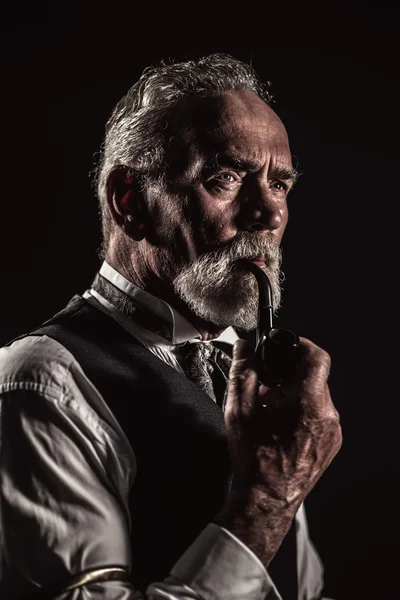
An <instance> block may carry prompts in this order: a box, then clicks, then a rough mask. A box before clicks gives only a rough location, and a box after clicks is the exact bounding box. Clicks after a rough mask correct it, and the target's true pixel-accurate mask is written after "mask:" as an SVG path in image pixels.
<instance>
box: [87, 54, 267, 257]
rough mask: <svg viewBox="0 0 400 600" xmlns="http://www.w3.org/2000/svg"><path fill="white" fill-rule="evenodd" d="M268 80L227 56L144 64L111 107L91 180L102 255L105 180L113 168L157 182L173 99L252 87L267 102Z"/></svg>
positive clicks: (107, 220) (108, 224) (106, 228)
mask: <svg viewBox="0 0 400 600" xmlns="http://www.w3.org/2000/svg"><path fill="white" fill-rule="evenodd" d="M268 86H269V83H268V82H267V83H261V82H260V80H259V78H258V76H257V74H256V72H255V71H254V70H253V68H252V67H251V66H250V65H248V64H246V63H244V62H242V61H240V60H238V59H235V58H232V57H231V56H229V55H226V54H211V55H210V56H206V57H204V58H200V59H199V60H189V61H186V62H180V63H171V64H165V63H161V65H160V66H156V67H148V68H147V69H145V70H144V71H143V73H142V75H141V77H140V79H139V80H138V81H137V82H136V83H135V84H134V85H133V86H132V87H131V88H130V89H129V90H128V92H127V93H126V94H125V96H124V97H123V98H121V100H120V101H119V102H118V104H117V105H116V106H115V108H114V110H113V112H112V114H111V116H110V118H109V120H108V122H107V124H106V132H105V139H104V142H103V144H102V147H101V149H100V158H99V161H98V164H97V167H96V168H95V170H94V174H95V177H94V184H95V186H97V195H98V198H99V204H100V214H101V221H102V230H103V242H102V246H101V249H100V252H99V254H100V257H101V258H105V255H106V253H107V249H108V244H109V239H110V234H111V228H112V219H111V215H110V211H109V208H108V204H107V181H108V178H109V176H110V173H111V172H112V171H113V170H114V169H116V168H121V167H123V168H126V169H128V171H130V172H131V173H135V174H136V176H139V177H140V179H141V183H142V186H143V188H144V189H145V188H146V186H147V185H148V184H149V183H152V182H155V181H158V182H160V183H161V182H162V181H163V179H164V176H165V170H166V161H165V157H166V146H167V140H166V139H165V138H166V135H167V134H166V131H165V124H166V122H167V120H168V115H169V114H170V113H171V111H172V109H173V108H174V107H175V106H176V104H177V102H178V101H179V100H181V99H182V98H184V97H189V96H201V97H206V96H215V95H218V94H221V93H224V92H229V91H234V90H251V91H252V92H254V93H255V94H257V95H258V96H259V97H260V98H262V99H263V100H264V101H265V102H266V103H269V102H270V101H271V99H272V97H271V96H270V94H269V92H268Z"/></svg>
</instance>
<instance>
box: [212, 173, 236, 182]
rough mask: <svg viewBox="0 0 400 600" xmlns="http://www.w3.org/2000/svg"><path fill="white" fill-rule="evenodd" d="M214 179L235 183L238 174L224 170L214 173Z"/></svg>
mask: <svg viewBox="0 0 400 600" xmlns="http://www.w3.org/2000/svg"><path fill="white" fill-rule="evenodd" d="M214 179H215V180H216V181H222V182H223V183H234V182H235V181H237V176H236V177H235V176H234V175H233V173H228V172H224V173H218V174H217V175H214Z"/></svg>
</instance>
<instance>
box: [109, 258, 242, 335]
mask: <svg viewBox="0 0 400 600" xmlns="http://www.w3.org/2000/svg"><path fill="white" fill-rule="evenodd" d="M99 273H100V275H102V276H103V277H104V278H105V279H108V281H110V282H111V283H112V284H114V285H115V286H116V287H117V288H118V289H120V290H121V291H122V292H124V293H125V294H127V296H130V297H131V298H132V299H133V300H135V301H136V302H137V303H138V304H140V305H142V306H143V307H146V309H147V310H149V311H151V312H152V313H153V314H154V315H155V316H156V317H158V318H159V319H161V320H163V321H167V322H168V323H169V324H170V325H171V328H172V344H182V343H183V342H187V341H192V340H193V341H194V340H198V341H200V340H201V334H200V332H199V331H198V330H197V329H196V328H195V327H193V325H192V324H191V323H189V321H188V320H187V319H185V317H183V316H182V315H181V314H180V313H179V312H178V311H177V310H175V308H173V307H172V306H171V305H170V304H168V302H165V300H162V299H161V298H157V296H153V294H150V293H149V292H146V291H145V290H143V289H142V288H140V287H138V286H137V285H135V284H134V283H132V282H131V281H129V280H128V279H126V277H124V276H123V275H121V273H119V272H118V271H116V269H114V267H112V266H111V265H110V264H108V263H107V262H106V261H104V262H103V264H102V265H101V267H100V270H99ZM216 339H217V340H219V341H225V342H228V343H231V344H234V343H235V341H236V340H238V339H239V336H238V335H237V333H236V331H235V330H234V329H233V327H228V328H227V329H225V331H223V332H222V334H221V335H220V336H218V338H216Z"/></svg>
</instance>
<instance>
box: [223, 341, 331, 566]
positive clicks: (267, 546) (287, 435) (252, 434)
mask: <svg viewBox="0 0 400 600" xmlns="http://www.w3.org/2000/svg"><path fill="white" fill-rule="evenodd" d="M298 352H299V366H298V370H297V374H296V378H295V380H294V382H293V383H291V384H287V385H283V386H282V387H280V388H267V387H265V386H264V385H260V386H259V383H258V375H257V371H256V368H255V367H256V361H255V354H254V352H253V351H252V349H251V348H250V346H249V344H248V343H247V342H245V341H244V340H239V341H238V342H236V344H235V347H234V355H233V362H232V367H231V371H230V378H229V389H228V399H227V404H226V409H225V423H226V428H227V433H228V444H229V450H230V454H231V458H232V463H233V471H234V480H233V485H232V491H231V494H230V497H229V498H228V501H227V504H226V506H225V507H224V509H223V510H222V511H221V513H220V514H219V515H218V516H217V519H216V522H217V523H219V524H221V525H224V526H227V527H230V528H231V529H235V531H236V534H237V535H239V537H241V539H242V540H243V541H244V542H245V543H247V544H248V545H249V547H250V548H252V550H253V551H254V552H255V553H256V554H257V555H258V556H259V557H260V559H261V560H262V562H263V563H264V564H265V565H266V566H267V565H268V564H269V562H270V560H271V559H272V558H273V556H274V554H275V552H276V550H277V549H278V548H279V546H280V544H281V542H282V540H283V537H284V536H285V534H286V533H287V531H288V529H289V527H290V523H291V521H292V519H293V517H294V516H295V514H296V512H297V510H298V508H299V506H300V504H301V502H302V501H303V500H304V499H305V497H306V496H307V494H308V493H309V492H310V490H311V489H312V488H313V487H314V485H315V484H316V482H317V481H318V479H319V478H320V477H321V475H322V474H323V472H324V471H325V469H326V468H327V467H328V465H329V464H330V462H331V461H332V459H333V458H334V456H335V455H336V453H337V452H338V451H339V449H340V446H341V443H342V434H341V428H340V424H339V415H338V412H337V410H336V408H335V407H334V405H333V403H332V400H331V396H330V393H329V388H328V384H327V379H328V375H329V368H330V357H329V355H328V354H327V353H326V352H325V351H324V350H322V349H321V348H319V347H318V346H316V345H315V344H313V343H312V342H311V341H309V340H307V339H305V338H300V344H299V348H298ZM239 515H240V516H239Z"/></svg>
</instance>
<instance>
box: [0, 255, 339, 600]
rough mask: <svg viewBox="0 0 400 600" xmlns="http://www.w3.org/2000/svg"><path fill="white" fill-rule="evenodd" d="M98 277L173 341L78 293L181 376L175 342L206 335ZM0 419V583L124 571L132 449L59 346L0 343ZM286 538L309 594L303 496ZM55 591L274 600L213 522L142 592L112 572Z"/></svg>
mask: <svg viewBox="0 0 400 600" xmlns="http://www.w3.org/2000/svg"><path fill="white" fill-rule="evenodd" d="M100 274H101V275H102V276H103V277H105V278H106V279H108V280H109V281H111V282H112V283H113V284H114V285H115V286H117V287H118V288H119V289H121V290H122V291H123V292H125V293H126V294H128V295H129V296H131V297H133V298H134V299H135V300H136V301H137V302H138V303H139V304H142V305H145V306H146V307H147V309H148V310H151V311H152V312H153V313H154V314H155V315H158V316H159V317H161V318H163V319H164V320H165V319H168V320H169V321H170V322H171V324H172V331H173V339H172V342H169V341H167V340H165V339H163V338H161V337H160V336H159V335H157V334H155V333H153V332H150V331H148V330H146V329H144V328H143V327H141V326H140V325H138V324H137V323H135V322H134V321H133V320H132V319H130V318H129V317H128V316H126V315H125V314H124V313H121V312H119V311H118V310H117V309H115V308H114V307H113V306H111V305H110V304H109V303H108V302H107V301H106V300H105V299H104V298H103V297H102V296H100V295H99V294H98V293H97V292H96V291H94V290H87V291H86V292H85V294H84V297H85V298H86V299H87V301H88V302H90V303H91V304H93V305H94V306H96V307H97V308H98V309H99V310H102V311H104V312H105V313H107V314H108V315H110V316H111V317H113V318H114V319H115V320H116V321H118V322H119V323H120V324H121V326H123V327H124V328H125V329H126V330H128V331H129V332H130V333H131V334H132V335H133V336H134V337H135V338H136V339H137V340H138V341H139V342H140V343H141V344H143V345H144V346H145V347H146V348H148V349H149V350H150V351H151V352H153V353H154V354H155V355H156V356H158V357H159V358H160V359H161V360H163V361H165V362H166V363H167V364H168V365H169V366H170V367H172V368H174V369H176V370H178V371H180V372H181V373H183V374H184V371H183V370H182V367H181V365H180V362H179V355H178V353H177V352H176V344H180V343H182V342H184V341H187V340H191V341H199V343H207V342H200V339H201V336H200V334H199V332H198V331H197V330H196V329H195V328H194V327H193V326H192V325H191V324H190V323H189V322H188V321H187V320H186V319H185V318H184V317H183V316H182V315H180V314H179V313H178V312H177V311H176V310H175V309H174V308H172V307H171V306H170V305H169V304H167V303H166V302H164V301H163V300H160V299H159V298H156V297H155V296H152V295H151V294H149V293H147V292H145V291H144V290H142V289H140V288H138V287H136V286H135V285H133V284H132V283H130V282H129V281H128V280H127V279H125V278H124V277H123V276H122V275H121V274H119V273H118V272H117V271H115V269H113V268H112V267H111V266H110V265H108V264H107V263H105V262H104V263H103V265H102V267H101V269H100ZM218 339H219V340H223V341H227V342H230V343H234V342H235V340H236V339H238V336H237V335H236V333H235V331H234V330H233V329H232V328H228V329H227V330H226V331H224V332H223V334H222V335H221V336H220V337H219V338H218ZM149 401H150V399H149ZM0 423H1V430H0V431H1V435H0V443H1V449H0V450H1V452H0V478H1V479H0V523H1V530H0V580H1V577H6V576H7V575H8V573H9V572H10V571H11V570H12V571H13V572H14V571H15V573H16V574H17V575H16V580H17V581H18V583H19V584H20V585H21V591H24V587H23V582H24V581H30V582H32V583H34V584H37V585H45V584H46V583H51V582H53V581H56V580H58V579H63V578H64V577H66V576H68V575H69V574H74V573H79V572H82V571H84V570H86V569H90V568H96V567H100V566H102V565H109V564H116V565H126V566H127V568H128V569H129V567H130V561H131V557H130V547H129V521H130V518H129V511H128V494H129V491H130V489H131V488H132V486H133V485H134V481H135V473H136V470H135V469H136V466H135V456H134V452H133V450H132V447H131V445H130V443H129V441H128V439H127V437H126V436H125V434H124V432H123V430H122V428H121V427H120V425H119V424H118V422H117V421H116V419H115V418H114V416H113V414H112V413H111V411H110V410H109V408H108V406H107V404H106V402H105V400H104V399H103V397H102V396H101V394H100V393H99V392H98V390H97V389H96V388H95V387H94V385H93V384H92V383H91V382H90V381H89V379H88V378H87V377H86V376H85V374H84V372H83V370H82V368H81V367H80V365H79V364H78V363H77V361H76V360H75V359H74V357H73V356H72V355H71V353H70V352H69V351H68V350H67V349H66V348H64V347H63V346H62V345H61V344H60V343H58V342H57V341H55V340H53V339H51V338H49V337H47V336H29V337H25V338H23V339H22V340H17V341H15V342H13V343H12V344H11V345H10V346H8V347H5V348H1V349H0ZM296 539H297V572H298V600H311V599H313V598H316V597H318V595H319V594H320V592H321V589H322V585H323V583H322V574H323V568H322V564H321V561H320V559H319V557H318V555H317V553H316V551H315V549H314V547H313V545H312V543H311V541H310V538H309V534H308V529H307V522H306V517H305V512H304V506H303V505H302V506H301V508H300V510H299V511H298V513H297V515H296ZM1 569H2V570H1ZM59 598H60V600H61V599H62V600H100V599H101V600H133V599H134V600H139V599H141V598H147V599H148V600H160V599H161V598H163V599H164V600H165V599H166V600H189V599H193V600H194V599H196V600H220V599H229V600H239V599H240V600H243V599H246V600H281V597H280V595H279V593H278V591H277V590H276V588H275V586H274V584H273V582H272V581H271V578H270V577H269V575H268V573H267V571H266V570H265V568H264V566H263V565H262V563H261V562H260V560H259V559H258V558H257V557H256V556H255V554H254V553H253V552H252V551H251V550H250V549H249V548H247V546H245V545H244V544H243V543H242V542H241V541H240V540H238V539H237V538H236V537H235V536H234V535H232V534H231V533H230V532H229V531H227V530H226V529H224V528H221V527H218V526H217V525H215V524H209V525H208V526H207V527H206V528H205V530H204V531H203V532H202V533H201V534H200V536H199V537H198V538H197V539H196V540H195V541H194V543H193V545H192V546H191V547H190V548H188V549H187V551H186V552H185V553H184V554H183V556H182V557H181V559H180V560H179V561H178V562H177V563H176V564H175V565H174V567H173V568H172V571H171V574H170V576H169V577H167V578H166V579H165V580H164V581H162V582H154V583H153V584H151V585H150V586H149V588H148V589H147V591H146V593H145V596H143V594H142V593H141V592H139V591H137V590H136V591H135V590H134V589H133V588H132V586H131V584H129V583H127V582H117V581H113V582H104V583H98V584H91V585H87V586H84V587H82V588H78V589H76V590H74V591H72V592H67V593H65V594H63V595H62V596H60V597H59ZM10 600H12V599H10ZM326 600H328V599H326Z"/></svg>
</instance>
